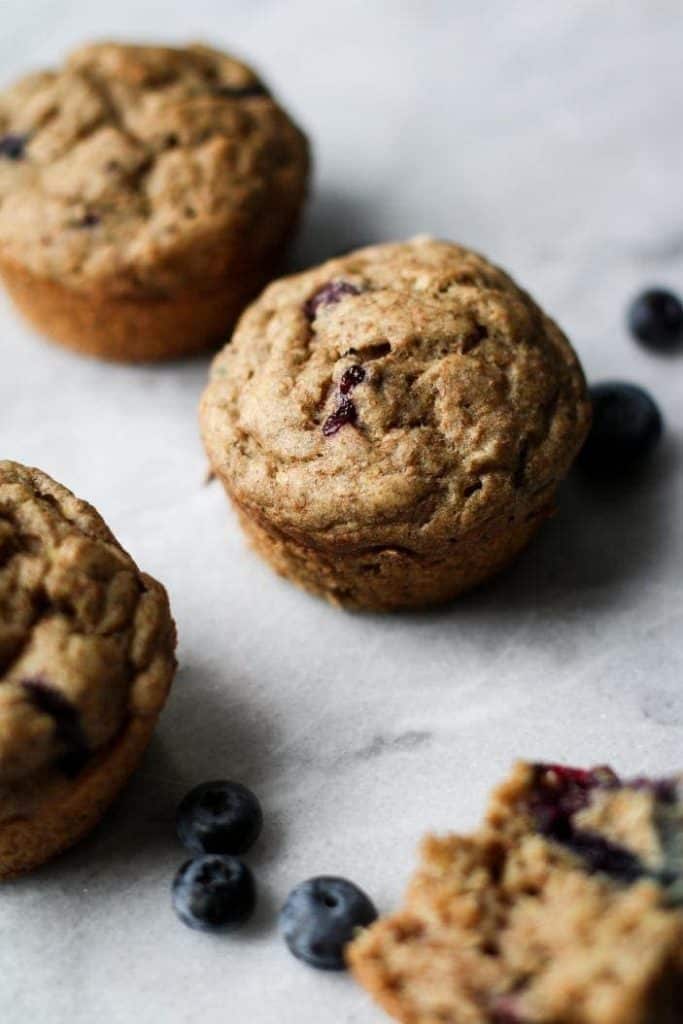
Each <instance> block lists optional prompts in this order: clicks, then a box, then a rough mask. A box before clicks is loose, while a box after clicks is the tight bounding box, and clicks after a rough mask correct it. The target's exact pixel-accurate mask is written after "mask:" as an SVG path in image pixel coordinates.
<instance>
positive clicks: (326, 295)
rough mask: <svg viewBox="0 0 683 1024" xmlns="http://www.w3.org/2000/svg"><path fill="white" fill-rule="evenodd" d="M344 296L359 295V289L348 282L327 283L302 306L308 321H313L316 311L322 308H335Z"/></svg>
mask: <svg viewBox="0 0 683 1024" xmlns="http://www.w3.org/2000/svg"><path fill="white" fill-rule="evenodd" d="M345 295H360V288H357V287H356V285H355V284H351V283H350V281H328V283H327V284H324V285H323V286H322V288H319V289H318V291H317V292H314V294H313V295H311V297H310V299H309V300H308V302H307V303H306V304H305V306H304V311H305V313H306V316H307V317H308V319H309V320H315V318H316V316H317V314H318V310H319V309H321V308H323V307H324V306H335V305H336V304H337V303H338V302H341V300H342V299H343V298H344V296H345Z"/></svg>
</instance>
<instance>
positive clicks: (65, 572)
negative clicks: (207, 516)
mask: <svg viewBox="0 0 683 1024" xmlns="http://www.w3.org/2000/svg"><path fill="white" fill-rule="evenodd" d="M174 649H175V626H174V624H173V620H172V618H171V614H170V611H169V607H168V600H167V597H166V592H165V591H164V588H163V587H162V586H161V585H160V584H159V583H157V582H156V581H155V580H153V579H151V578H150V577H149V576H147V575H145V574H144V573H141V572H140V571H139V569H138V568H137V566H136V565H135V563H134V562H133V560H132V559H131V558H130V557H129V555H127V554H126V552H125V551H123V549H122V548H121V546H120V545H119V544H118V543H117V541H116V540H115V538H114V537H113V536H112V535H111V533H110V532H109V530H108V528H107V526H106V525H105V523H104V522H103V521H102V519H101V518H100V516H99V515H98V514H97V512H96V511H95V510H94V509H93V508H91V506H90V505H87V504H86V503H85V502H84V501H79V500H78V499H77V498H75V497H74V495H73V494H71V492H70V491H68V490H67V489H66V488H65V487H62V486H60V484H57V483H55V482H54V480H51V479H50V477H49V476H47V475H46V474H45V473H42V472H41V471H40V470H38V469H28V468H26V467H25V466H21V465H19V464H18V463H16V462H0V877H6V876H8V875H14V874H18V873H20V872H23V871H27V870H29V869H30V868H33V867H36V866H37V865H38V864H42V863H43V862H44V861H46V860H48V859H49V858H50V857H52V856H54V854H56V853H59V852H60V851H61V850H64V849H65V848H66V847H68V846H70V845H71V844H72V843H74V842H76V840H78V839H80V838H81V836H83V835H84V834H85V833H86V832H88V831H89V830H90V829H91V828H92V827H93V826H94V825H95V824H96V823H97V821H98V820H99V819H100V817H101V816H102V814H103V812H104V810H105V809H106V807H107V805H108V804H109V803H110V802H111V801H112V800H113V798H114V797H115V796H116V794H117V793H118V791H119V790H120V789H121V787H122V785H123V784H124V782H125V781H126V779H127V778H128V776H129V775H130V773H131V772H132V770H133V769H134V767H135V765H136V763H137V761H138V760H139V758H140V756H141V755H142V753H143V751H144V750H145V748H146V746H147V744H148V742H149V739H150V737H151V735H152V731H153V729H154V725H155V723H156V720H157V717H158V715H159V712H160V711H161V709H162V707H163V705H164V702H165V700H166V696H167V693H168V689H169V687H170V685H171V680H172V678H173V673H174V671H175V658H174Z"/></svg>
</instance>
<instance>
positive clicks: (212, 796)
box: [176, 780, 263, 854]
mask: <svg viewBox="0 0 683 1024" xmlns="http://www.w3.org/2000/svg"><path fill="white" fill-rule="evenodd" d="M262 828H263V812H262V810H261V805H260V803H259V802H258V800H257V799H256V797H255V796H254V794H253V793H252V792H251V790H250V789H247V787H246V786H243V785H241V783H239V782H226V781H225V780H217V781H215V782H203V783H202V784H201V785H200V786H195V788H194V789H192V790H190V792H189V793H188V794H187V795H186V796H185V797H183V799H182V800H181V802H180V805H179V807H178V811H177V814H176V830H177V832H178V838H179V839H180V842H181V843H182V844H183V846H186V847H187V849H188V850H192V852H193V853H232V854H239V853H246V852H247V850H248V849H250V847H252V846H253V845H254V843H255V842H256V840H257V839H258V837H259V835H260V834H261V829H262Z"/></svg>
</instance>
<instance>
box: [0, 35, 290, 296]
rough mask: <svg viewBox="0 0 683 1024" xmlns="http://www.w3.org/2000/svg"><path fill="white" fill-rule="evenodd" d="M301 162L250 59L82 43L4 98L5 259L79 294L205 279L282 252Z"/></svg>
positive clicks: (0, 104) (0, 105) (0, 193)
mask: <svg viewBox="0 0 683 1024" xmlns="http://www.w3.org/2000/svg"><path fill="white" fill-rule="evenodd" d="M307 167H308V154H307V146H306V142H305V139H304V137H303V135H302V134H301V133H300V132H299V130H298V129H297V128H296V127H295V126H294V125H293V124H292V122H291V121H290V120H289V118H288V117H287V115H286V114H285V113H284V112H283V110H282V109H281V108H280V107H279V106H278V105H277V103H276V102H275V101H274V100H273V99H272V97H271V96H270V94H269V92H268V90H267V88H266V87H265V86H264V84H263V83H262V82H261V80H260V79H259V78H257V77H256V75H255V74H254V73H253V72H252V71H251V70H250V69H249V68H248V67H247V66H246V65H245V64H242V63H240V62H239V61H237V60H234V59H233V58H231V57H229V56H226V55H224V54H221V53H219V52H217V51H215V50H212V49H209V48H208V47H205V46H199V45H196V46H190V47H188V48H186V49H171V48H165V47H153V46H124V45H118V44H114V43H102V44H96V45H92V46H86V47H84V48H82V49H80V50H77V51H76V52H75V53H73V54H72V55H71V56H70V57H69V59H68V60H67V62H66V64H65V66H64V67H63V69H61V70H59V71H46V72H42V73H41V72H39V73H36V74H31V75H29V76H27V77H25V78H23V79H22V80H20V81H19V82H17V83H16V84H15V85H14V86H12V87H11V88H9V89H8V90H6V91H5V92H4V93H0V256H2V257H4V258H6V259H9V260H12V261H14V262H16V263H18V264H20V265H21V266H25V267H27V268H28V269H29V270H31V271H32V272H34V273H36V274H39V275H41V276H44V277H48V278H56V279H58V280H60V281H61V282H62V283H66V284H69V285H72V286H74V287H79V286H84V285H86V284H91V283H93V282H98V283H99V282H105V283H106V284H107V286H108V287H118V288H120V289H121V290H122V291H124V292H125V291H126V290H127V289H131V288H139V287H144V288H152V289H154V288H159V289H164V288H167V287H174V286H175V285H177V284H178V283H179V282H181V283H187V281H188V278H189V280H190V282H191V281H192V280H194V281H195V282H196V283H197V284H200V285H201V284H202V283H204V284H205V283H206V280H207V278H213V277H217V276H220V275H221V274H224V273H225V272H226V271H228V270H230V269H232V268H237V269H239V268H240V267H244V266H245V265H246V266H249V265H251V264H253V263H254V262H255V261H257V260H259V259H261V258H262V257H264V256H267V255H268V253H269V251H270V249H271V248H273V247H274V246H277V244H278V243H279V242H280V241H281V236H282V234H283V232H286V230H287V229H288V227H289V226H290V224H291V222H292V220H293V218H294V217H295V215H296V212H297V211H298V208H299V206H300V204H301V201H302V199H303V193H304V188H305V180H306V175H307ZM218 246H220V249H217V247H218Z"/></svg>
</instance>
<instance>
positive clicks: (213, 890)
mask: <svg viewBox="0 0 683 1024" xmlns="http://www.w3.org/2000/svg"><path fill="white" fill-rule="evenodd" d="M255 906H256V886H255V884H254V878H253V875H252V873H251V871H250V870H249V868H248V867H247V866H246V864H243V863H242V861H241V860H238V859H237V857H225V856H218V855H217V854H207V855H206V856H204V857H196V858H195V859H194V860H188V861H186V862H185V863H184V864H183V866H182V867H181V868H180V870H179V871H178V874H177V875H176V876H175V878H174V880H173V908H174V910H175V912H176V914H177V915H178V917H179V918H180V920H181V921H182V922H183V923H184V924H186V925H188V926H189V927H190V928H197V929H199V930H200V931H215V930H218V929H228V928H239V926H240V925H242V924H244V923H245V921H248V920H249V918H250V917H251V915H252V914H253V912H254V907H255Z"/></svg>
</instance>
